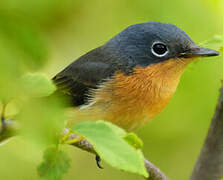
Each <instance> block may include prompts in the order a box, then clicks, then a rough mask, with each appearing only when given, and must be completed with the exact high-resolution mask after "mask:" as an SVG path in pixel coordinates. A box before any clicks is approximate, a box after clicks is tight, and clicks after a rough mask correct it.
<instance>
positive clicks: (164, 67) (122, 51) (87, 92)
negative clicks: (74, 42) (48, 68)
mask: <svg viewBox="0 0 223 180" xmlns="http://www.w3.org/2000/svg"><path fill="white" fill-rule="evenodd" d="M217 55H219V52H218V51H215V50H211V49H206V48H201V47H199V46H198V45H196V44H195V43H194V42H193V41H192V40H191V38H190V37H189V36H188V35H187V34H186V33H185V32H184V31H183V30H181V29H180V28H178V27H177V26H175V25H172V24H166V23H160V22H146V23H140V24H135V25H132V26H129V27H128V28H126V29H125V30H123V31H122V32H121V33H119V34H118V35H116V36H115V37H113V38H112V39H111V40H109V41H108V42H107V43H105V44H104V45H103V46H100V47H98V48H96V49H94V50H92V51H90V52H88V53H87V54H85V55H83V56H82V57H80V58H79V59H77V60H76V61H74V62H73V63H72V64H70V65H69V66H67V67H66V68H65V69H64V70H62V71H61V72H60V73H58V74H57V75H56V76H55V77H54V78H53V81H54V82H55V84H56V86H57V87H58V90H57V92H59V93H62V94H63V95H64V96H65V95H66V96H67V97H69V98H70V100H71V102H72V105H73V106H74V107H76V108H75V109H76V111H77V112H78V113H80V115H84V116H86V120H105V121H109V122H112V123H114V124H116V125H118V126H120V127H122V128H124V129H125V130H127V131H133V130H135V129H137V128H139V127H140V126H142V125H144V124H145V123H147V122H149V121H151V120H152V119H153V118H154V117H155V116H156V115H157V114H159V113H160V112H161V111H162V110H163V109H164V107H165V106H166V105H167V104H168V102H169V101H170V99H171V98H172V96H173V94H174V92H175V91H176V88H177V86H178V84H179V81H180V77H181V75H182V73H183V71H184V70H185V68H186V67H187V65H188V64H189V63H191V62H192V61H194V59H196V58H198V57H207V56H217Z"/></svg>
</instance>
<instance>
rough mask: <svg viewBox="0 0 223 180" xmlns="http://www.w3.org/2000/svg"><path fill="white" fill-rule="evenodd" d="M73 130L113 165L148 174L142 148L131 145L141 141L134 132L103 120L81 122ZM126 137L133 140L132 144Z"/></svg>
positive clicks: (121, 168) (144, 174)
mask: <svg viewBox="0 0 223 180" xmlns="http://www.w3.org/2000/svg"><path fill="white" fill-rule="evenodd" d="M72 130H73V131H74V132H75V133H77V134H79V135H81V136H84V138H86V139H87V140H89V141H90V143H91V144H92V145H93V146H94V148H95V150H96V151H97V153H98V154H99V156H100V157H101V158H102V159H103V160H105V161H106V162H107V163H108V164H110V165H111V166H113V167H115V168H118V169H120V170H125V171H129V172H134V173H137V174H140V175H143V176H145V177H147V176H148V174H147V171H146V168H145V165H144V158H143V155H142V152H141V150H140V149H138V150H137V149H135V148H134V147H132V146H131V145H132V144H133V145H135V144H140V143H141V142H140V140H139V139H138V138H136V136H135V135H133V133H131V134H127V133H126V132H124V130H120V128H119V127H116V126H115V125H112V124H111V123H107V122H103V121H98V122H83V123H79V124H77V125H75V126H74V127H73V128H72ZM120 132H121V133H120ZM120 134H122V135H124V136H120ZM123 137H125V138H124V139H123ZM126 137H128V138H126ZM132 137H134V138H132ZM125 139H127V140H128V142H131V145H129V144H128V143H127V142H126V141H125ZM139 142H140V143H139Z"/></svg>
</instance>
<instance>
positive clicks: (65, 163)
mask: <svg viewBox="0 0 223 180" xmlns="http://www.w3.org/2000/svg"><path fill="white" fill-rule="evenodd" d="M43 159H44V161H43V162H42V163H41V164H40V165H39V166H38V168H37V170H38V174H39V176H40V177H42V178H44V179H47V180H60V179H62V177H63V175H64V174H65V173H66V172H67V171H68V169H69V167H70V157H69V156H68V154H67V153H65V152H63V151H61V150H59V149H58V148H57V147H51V148H48V149H46V150H45V152H44V155H43Z"/></svg>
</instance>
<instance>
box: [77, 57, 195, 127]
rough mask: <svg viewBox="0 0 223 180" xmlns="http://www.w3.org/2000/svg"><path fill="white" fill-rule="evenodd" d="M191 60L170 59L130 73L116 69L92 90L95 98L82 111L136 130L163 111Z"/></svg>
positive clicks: (96, 118)
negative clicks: (112, 74) (111, 75)
mask: <svg viewBox="0 0 223 180" xmlns="http://www.w3.org/2000/svg"><path fill="white" fill-rule="evenodd" d="M190 61H191V60H189V59H186V60H182V59H181V60H176V59H170V60H168V61H164V62H162V63H157V64H153V65H150V66H148V67H136V68H135V69H134V71H133V73H132V74H129V75H126V74H123V73H121V72H116V73H115V75H114V76H113V77H112V78H111V79H109V80H107V81H106V82H105V83H103V84H102V85H100V87H99V88H98V89H97V90H94V91H93V92H91V97H92V98H91V100H90V102H89V104H88V105H86V106H84V108H82V110H81V113H82V114H85V115H87V114H88V115H90V117H91V118H90V119H94V120H98V119H103V120H106V121H110V122H113V123H115V124H117V125H119V126H121V127H122V128H124V129H126V130H128V131H131V130H134V129H136V128H138V127H140V126H141V125H143V124H144V123H146V122H148V121H150V120H152V119H153V118H154V117H155V116H156V115H157V114H158V113H160V112H161V111H162V110H163V108H164V107H165V106H166V105H167V103H168V102H169V101H170V99H171V97H172V96H173V94H174V92H175V90H176V88H177V85H178V83H179V80H180V76H181V74H182V72H183V71H184V69H185V67H186V65H187V64H188V63H189V62H190ZM88 118H89V116H88Z"/></svg>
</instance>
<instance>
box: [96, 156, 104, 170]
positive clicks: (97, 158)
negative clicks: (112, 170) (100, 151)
mask: <svg viewBox="0 0 223 180" xmlns="http://www.w3.org/2000/svg"><path fill="white" fill-rule="evenodd" d="M95 160H96V163H97V166H98V168H100V169H104V167H103V166H101V158H100V157H99V156H98V155H96V157H95Z"/></svg>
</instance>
